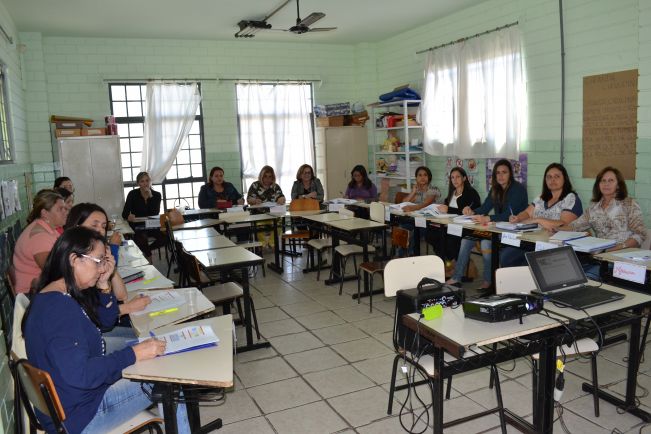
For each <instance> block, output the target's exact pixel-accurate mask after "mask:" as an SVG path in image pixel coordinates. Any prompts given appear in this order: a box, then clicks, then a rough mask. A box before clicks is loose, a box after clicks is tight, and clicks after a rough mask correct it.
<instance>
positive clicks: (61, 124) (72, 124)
mask: <svg viewBox="0 0 651 434" xmlns="http://www.w3.org/2000/svg"><path fill="white" fill-rule="evenodd" d="M54 124H55V125H56V127H57V128H58V129H64V128H73V129H77V128H83V127H85V125H84V123H83V122H82V121H57V122H55V123H54Z"/></svg>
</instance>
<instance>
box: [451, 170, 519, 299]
mask: <svg viewBox="0 0 651 434" xmlns="http://www.w3.org/2000/svg"><path fill="white" fill-rule="evenodd" d="M527 202H528V199H527V189H526V188H524V186H523V185H522V184H520V183H519V182H517V181H516V180H515V179H513V166H511V162H510V161H509V160H505V159H502V160H498V161H497V162H496V163H495V165H494V166H493V174H492V175H491V189H490V191H489V192H488V196H486V199H485V200H484V204H483V205H482V206H480V207H477V208H474V209H473V208H471V207H470V206H466V207H465V208H464V209H463V214H464V215H472V216H474V217H473V221H474V222H475V223H479V224H487V223H489V222H491V221H493V222H506V221H508V220H509V216H510V215H512V214H519V213H521V212H522V211H524V209H525V208H526V207H527V204H528V203H527ZM491 210H494V213H493V214H492V215H490V216H488V215H487V214H488V213H489V212H490V211H491ZM474 245H475V239H468V238H464V239H462V240H461V247H460V248H459V256H458V261H457V264H456V266H455V267H454V274H453V275H452V278H451V279H448V281H447V283H448V284H450V285H460V282H461V279H462V278H463V275H464V274H465V272H466V268H467V267H468V261H470V252H471V251H472V248H473V247H474ZM481 253H482V257H483V259H484V282H483V283H482V285H481V288H482V289H488V288H490V287H491V286H492V282H493V273H492V269H491V241H490V240H486V239H482V240H481Z"/></svg>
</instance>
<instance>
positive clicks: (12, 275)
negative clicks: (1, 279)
mask: <svg viewBox="0 0 651 434" xmlns="http://www.w3.org/2000/svg"><path fill="white" fill-rule="evenodd" d="M5 283H6V284H7V287H8V288H9V290H10V291H11V295H12V296H13V297H15V296H16V270H15V269H14V266H13V264H10V265H9V267H8V268H7V271H6V272H5Z"/></svg>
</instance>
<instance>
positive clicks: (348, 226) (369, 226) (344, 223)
mask: <svg viewBox="0 0 651 434" xmlns="http://www.w3.org/2000/svg"><path fill="white" fill-rule="evenodd" d="M328 225H329V226H332V227H333V228H337V229H342V230H344V231H350V232H355V231H364V230H373V229H380V228H383V227H386V226H387V225H386V224H384V223H379V222H376V221H373V220H366V219H360V218H352V219H349V220H335V221H332V222H328Z"/></svg>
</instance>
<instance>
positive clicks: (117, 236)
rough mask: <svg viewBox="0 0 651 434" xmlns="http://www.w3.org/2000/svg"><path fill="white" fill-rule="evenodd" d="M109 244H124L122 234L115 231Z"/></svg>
mask: <svg viewBox="0 0 651 434" xmlns="http://www.w3.org/2000/svg"><path fill="white" fill-rule="evenodd" d="M109 244H113V245H115V246H119V245H120V244H122V234H120V233H119V232H117V231H113V233H112V234H111V237H110V238H109Z"/></svg>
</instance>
